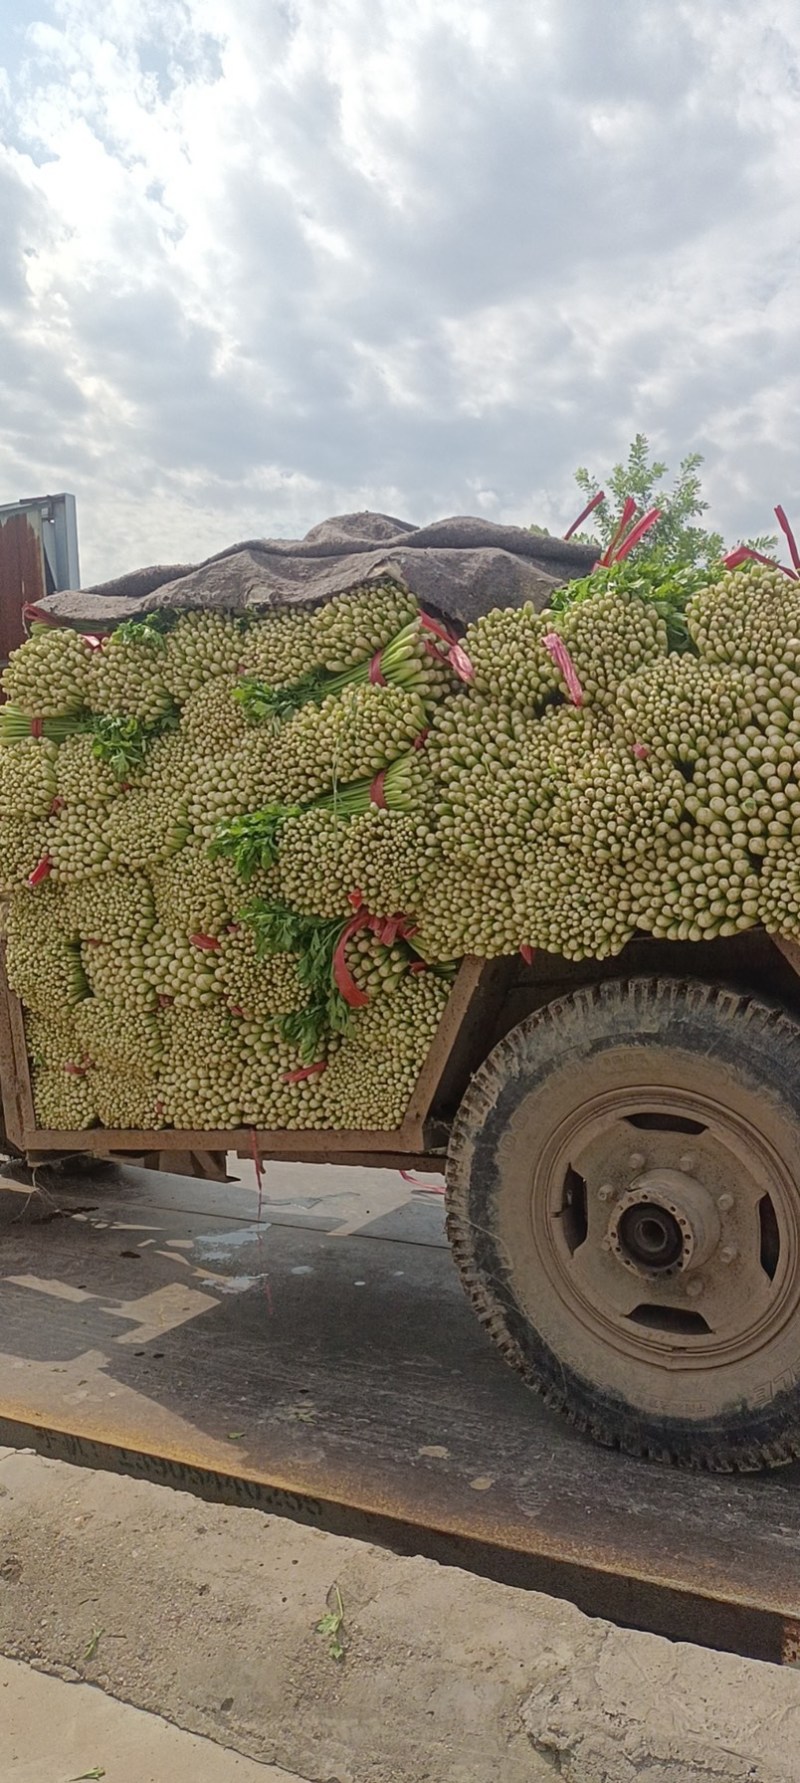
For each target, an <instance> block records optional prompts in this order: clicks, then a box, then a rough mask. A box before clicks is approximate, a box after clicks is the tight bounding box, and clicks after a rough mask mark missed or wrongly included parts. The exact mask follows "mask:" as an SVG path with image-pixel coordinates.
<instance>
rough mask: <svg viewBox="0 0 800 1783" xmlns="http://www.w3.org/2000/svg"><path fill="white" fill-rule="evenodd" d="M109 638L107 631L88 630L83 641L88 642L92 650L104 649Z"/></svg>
mask: <svg viewBox="0 0 800 1783" xmlns="http://www.w3.org/2000/svg"><path fill="white" fill-rule="evenodd" d="M108 639H109V633H108V632H107V631H103V632H100V631H86V632H84V634H83V641H84V643H85V644H88V646H89V649H90V650H102V648H103V645H104V644H107V643H108Z"/></svg>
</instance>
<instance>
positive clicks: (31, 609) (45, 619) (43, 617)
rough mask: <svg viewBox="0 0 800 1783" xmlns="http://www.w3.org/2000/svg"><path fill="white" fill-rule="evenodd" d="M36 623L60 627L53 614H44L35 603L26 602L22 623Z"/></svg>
mask: <svg viewBox="0 0 800 1783" xmlns="http://www.w3.org/2000/svg"><path fill="white" fill-rule="evenodd" d="M34 622H35V623H36V624H37V625H56V626H57V625H58V620H57V619H54V618H53V615H52V613H43V612H42V610H41V608H40V607H37V605H36V602H35V601H26V602H25V604H24V606H23V609H22V623H23V625H33V624H34Z"/></svg>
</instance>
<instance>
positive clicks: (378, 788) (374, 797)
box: [369, 768, 387, 811]
mask: <svg viewBox="0 0 800 1783" xmlns="http://www.w3.org/2000/svg"><path fill="white" fill-rule="evenodd" d="M385 780H386V769H385V768H381V771H380V773H379V774H376V775H375V779H374V780H373V782H372V785H371V787H370V789H369V801H370V804H371V805H377V807H378V810H379V811H385V810H386V808H387V807H386V798H385V794H384V790H383V788H384V782H385Z"/></svg>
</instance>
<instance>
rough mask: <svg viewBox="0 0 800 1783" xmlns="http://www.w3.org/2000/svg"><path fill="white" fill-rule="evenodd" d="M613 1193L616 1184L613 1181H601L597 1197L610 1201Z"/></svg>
mask: <svg viewBox="0 0 800 1783" xmlns="http://www.w3.org/2000/svg"><path fill="white" fill-rule="evenodd" d="M613 1193H614V1184H613V1183H612V1182H601V1184H600V1187H599V1189H598V1191H597V1199H598V1201H610V1200H611V1197H612V1195H613Z"/></svg>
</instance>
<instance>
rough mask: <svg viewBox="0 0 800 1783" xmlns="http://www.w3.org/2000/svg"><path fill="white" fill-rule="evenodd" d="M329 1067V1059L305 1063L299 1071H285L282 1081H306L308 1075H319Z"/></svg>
mask: <svg viewBox="0 0 800 1783" xmlns="http://www.w3.org/2000/svg"><path fill="white" fill-rule="evenodd" d="M327 1069H328V1061H327V1059H320V1060H319V1062H318V1064H316V1065H303V1066H302V1068H301V1069H300V1070H299V1071H284V1073H283V1077H282V1079H281V1081H282V1083H305V1080H306V1078H307V1077H319V1075H320V1073H321V1072H322V1071H327Z"/></svg>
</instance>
